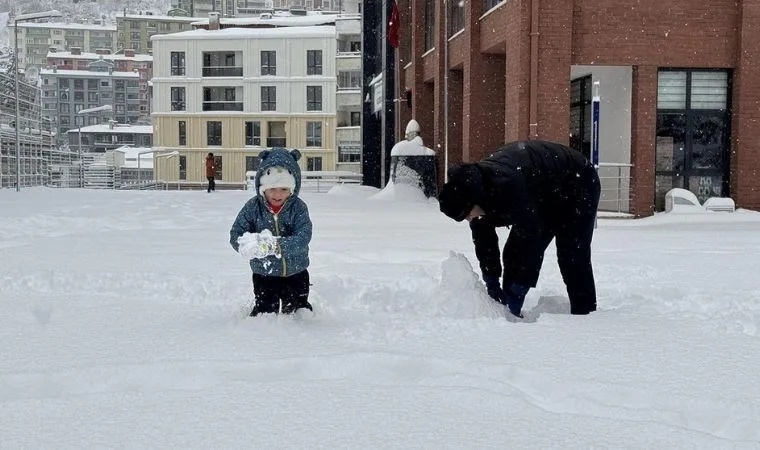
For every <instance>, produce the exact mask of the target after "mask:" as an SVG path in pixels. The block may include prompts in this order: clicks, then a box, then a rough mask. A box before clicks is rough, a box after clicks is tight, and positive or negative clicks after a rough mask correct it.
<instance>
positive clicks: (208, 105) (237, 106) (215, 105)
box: [203, 102, 243, 111]
mask: <svg viewBox="0 0 760 450" xmlns="http://www.w3.org/2000/svg"><path fill="white" fill-rule="evenodd" d="M203 110H204V111H242V110H243V102H203Z"/></svg>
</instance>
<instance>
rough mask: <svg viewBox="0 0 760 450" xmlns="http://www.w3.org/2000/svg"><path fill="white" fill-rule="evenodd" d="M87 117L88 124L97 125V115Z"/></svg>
mask: <svg viewBox="0 0 760 450" xmlns="http://www.w3.org/2000/svg"><path fill="white" fill-rule="evenodd" d="M93 108H94V106H93ZM88 119H89V120H88V121H87V122H88V124H90V125H97V124H98V118H97V117H95V116H90V117H89V118H88Z"/></svg>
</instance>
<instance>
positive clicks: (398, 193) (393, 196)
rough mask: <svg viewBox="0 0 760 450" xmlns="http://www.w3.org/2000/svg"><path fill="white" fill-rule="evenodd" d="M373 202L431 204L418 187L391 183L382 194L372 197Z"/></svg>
mask: <svg viewBox="0 0 760 450" xmlns="http://www.w3.org/2000/svg"><path fill="white" fill-rule="evenodd" d="M370 199H371V200H380V201H401V202H410V203H429V202H430V201H431V200H429V199H428V198H427V197H425V194H424V193H423V192H422V190H420V188H419V187H418V186H415V185H413V184H406V183H394V182H393V181H389V182H388V184H387V185H386V186H385V188H383V189H382V190H381V191H380V192H378V193H377V194H375V195H373V196H371V197H370Z"/></svg>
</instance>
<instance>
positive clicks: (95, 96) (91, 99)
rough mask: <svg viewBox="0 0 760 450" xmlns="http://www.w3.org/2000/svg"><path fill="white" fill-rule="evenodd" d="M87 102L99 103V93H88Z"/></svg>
mask: <svg viewBox="0 0 760 450" xmlns="http://www.w3.org/2000/svg"><path fill="white" fill-rule="evenodd" d="M87 101H88V102H97V101H98V93H97V92H88V93H87Z"/></svg>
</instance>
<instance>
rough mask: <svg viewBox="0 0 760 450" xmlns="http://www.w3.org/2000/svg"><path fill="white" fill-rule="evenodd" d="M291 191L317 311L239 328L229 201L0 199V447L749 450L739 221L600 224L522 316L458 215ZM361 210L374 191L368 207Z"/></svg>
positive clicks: (338, 193)
mask: <svg viewBox="0 0 760 450" xmlns="http://www.w3.org/2000/svg"><path fill="white" fill-rule="evenodd" d="M372 194H374V191H372V190H371V189H367V188H360V187H354V188H350V189H337V190H334V191H332V192H331V193H330V194H311V195H304V198H305V200H306V201H307V203H308V205H309V207H310V211H311V215H312V220H313V222H314V239H313V242H312V246H311V256H312V264H311V267H310V273H311V278H312V282H313V286H312V297H311V298H312V301H313V303H314V304H315V307H316V309H317V313H318V314H317V317H315V318H313V319H311V320H304V321H298V320H294V319H292V318H279V319H277V318H273V317H264V318H257V319H249V318H243V317H242V315H243V313H244V312H245V311H244V307H245V306H246V304H247V303H248V302H250V300H251V294H250V273H249V268H248V266H247V263H246V262H245V261H243V260H242V258H241V257H240V256H239V255H237V254H236V253H235V252H233V250H232V249H231V248H230V247H229V245H228V243H227V240H228V230H229V227H230V225H231V223H232V220H233V219H234V217H235V215H236V214H237V212H238V210H239V208H240V207H241V206H242V204H243V203H244V202H245V200H246V199H247V198H248V195H249V194H248V192H217V193H214V194H206V192H205V191H204V192H113V191H78V190H50V189H44V188H35V189H27V190H23V191H22V192H21V193H16V192H15V191H12V190H5V191H0V255H1V256H0V342H1V343H2V351H0V448H3V449H6V448H7V449H19V448H141V449H143V448H170V447H171V448H203V449H206V448H309V449H311V448H325V449H336V448H351V449H381V448H393V449H409V448H430V449H444V448H452V449H464V448H467V449H470V448H472V449H475V448H494V449H505V448H520V449H525V448H561V449H566V448H594V449H598V448H610V449H621V448H638V449H653V448H661V449H673V448H704V449H717V448H760V382H758V379H759V378H758V375H757V373H758V368H759V367H760V333H759V332H758V327H759V326H760V280H759V279H758V268H759V267H760V214H759V213H752V212H747V211H740V212H737V213H734V214H728V213H723V214H719V213H716V214H710V215H681V216H667V215H658V216H656V217H653V218H649V219H644V220H635V221H634V220H613V219H607V220H600V221H599V228H598V230H597V233H596V236H595V244H594V263H595V270H596V277H597V286H598V292H599V311H598V312H596V313H594V314H592V315H590V316H586V317H574V316H570V315H569V314H567V311H568V305H567V300H566V296H565V293H564V287H563V285H562V282H561V279H560V276H559V272H558V269H557V265H556V262H555V257H554V248H553V245H552V247H550V251H549V254H547V258H546V261H545V263H544V270H543V272H542V276H541V279H540V282H539V286H538V287H537V289H534V290H532V291H531V292H530V294H529V296H528V300H527V304H526V311H527V312H528V317H529V320H527V321H526V323H510V322H508V321H506V320H505V319H504V318H503V315H502V314H503V312H502V311H501V310H500V309H499V308H496V307H495V306H494V305H493V303H492V302H490V301H489V300H488V299H487V297H486V294H485V291H484V289H483V288H482V287H481V284H480V281H479V277H478V273H477V272H478V271H477V270H475V271H473V267H475V268H476V267H477V263H476V260H475V257H474V252H473V250H472V244H471V241H470V236H469V231H468V229H467V225H466V224H461V223H459V224H458V223H455V222H453V221H451V220H449V219H447V218H446V217H445V216H443V215H442V214H440V213H439V212H438V209H437V204H435V203H429V202H426V201H423V200H419V199H416V200H413V199H412V198H411V197H410V196H407V195H397V196H396V197H401V198H402V199H403V201H390V199H391V198H393V197H394V195H389V194H388V192H385V193H383V195H380V196H373V195H372ZM378 197H379V198H378Z"/></svg>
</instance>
